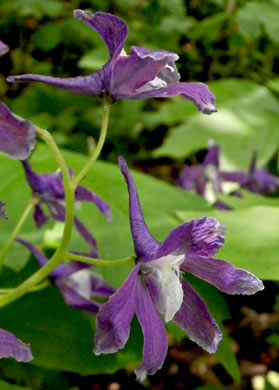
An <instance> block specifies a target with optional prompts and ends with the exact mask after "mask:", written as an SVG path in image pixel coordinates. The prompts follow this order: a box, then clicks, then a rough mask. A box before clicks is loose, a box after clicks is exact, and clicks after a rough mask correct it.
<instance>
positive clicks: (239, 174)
mask: <svg viewBox="0 0 279 390" xmlns="http://www.w3.org/2000/svg"><path fill="white" fill-rule="evenodd" d="M220 177H221V179H222V180H224V181H231V182H233V183H239V184H241V183H243V182H245V181H246V180H247V179H248V172H244V171H234V172H220Z"/></svg>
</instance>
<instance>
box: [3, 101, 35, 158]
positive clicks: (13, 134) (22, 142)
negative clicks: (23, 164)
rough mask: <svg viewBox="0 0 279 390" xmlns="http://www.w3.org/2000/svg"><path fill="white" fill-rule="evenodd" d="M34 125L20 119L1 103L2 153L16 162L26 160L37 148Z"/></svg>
mask: <svg viewBox="0 0 279 390" xmlns="http://www.w3.org/2000/svg"><path fill="white" fill-rule="evenodd" d="M35 136H36V130H35V127H34V125H33V124H32V123H31V122H29V121H26V120H23V119H19V118H17V117H16V116H15V115H13V113H12V112H11V111H10V110H9V108H8V107H7V106H6V105H5V104H4V103H1V102H0V152H4V153H6V154H8V156H9V157H11V158H14V159H16V160H24V159H26V158H27V157H28V156H29V155H30V153H31V151H32V150H33V149H34V147H35Z"/></svg>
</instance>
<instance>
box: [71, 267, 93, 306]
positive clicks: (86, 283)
mask: <svg viewBox="0 0 279 390" xmlns="http://www.w3.org/2000/svg"><path fill="white" fill-rule="evenodd" d="M90 276H91V271H89V270H88V269H83V270H81V271H78V272H75V273H73V274H72V275H70V276H69V277H68V280H69V282H70V283H71V282H72V283H73V284H74V289H75V290H76V291H77V292H78V293H79V295H81V296H82V297H84V298H88V299H89V298H90V296H91V278H90Z"/></svg>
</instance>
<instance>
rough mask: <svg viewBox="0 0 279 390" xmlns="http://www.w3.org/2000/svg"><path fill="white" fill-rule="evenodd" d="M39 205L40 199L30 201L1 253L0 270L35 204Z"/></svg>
mask: <svg viewBox="0 0 279 390" xmlns="http://www.w3.org/2000/svg"><path fill="white" fill-rule="evenodd" d="M36 203H38V199H37V198H35V197H33V198H31V199H30V201H29V202H28V204H27V206H26V208H25V210H24V211H23V214H22V216H21V217H20V219H19V220H18V223H17V224H16V226H15V228H14V230H13V231H12V233H11V235H10V237H9V239H8V241H7V242H6V245H5V246H4V248H3V249H2V251H1V253H0V269H1V268H2V266H3V263H4V260H5V257H6V255H7V253H8V251H9V249H10V247H11V245H12V243H13V242H14V239H15V238H16V236H17V235H18V232H19V231H20V229H21V228H22V226H23V224H24V222H25V220H26V218H27V217H28V215H29V214H30V211H31V210H32V209H33V207H34V206H35V204H36Z"/></svg>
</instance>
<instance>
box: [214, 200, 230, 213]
mask: <svg viewBox="0 0 279 390" xmlns="http://www.w3.org/2000/svg"><path fill="white" fill-rule="evenodd" d="M214 207H215V208H216V209H217V210H222V211H228V210H232V207H231V206H229V205H227V204H226V203H224V202H222V201H221V200H220V199H217V200H216V202H215V203H214Z"/></svg>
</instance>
